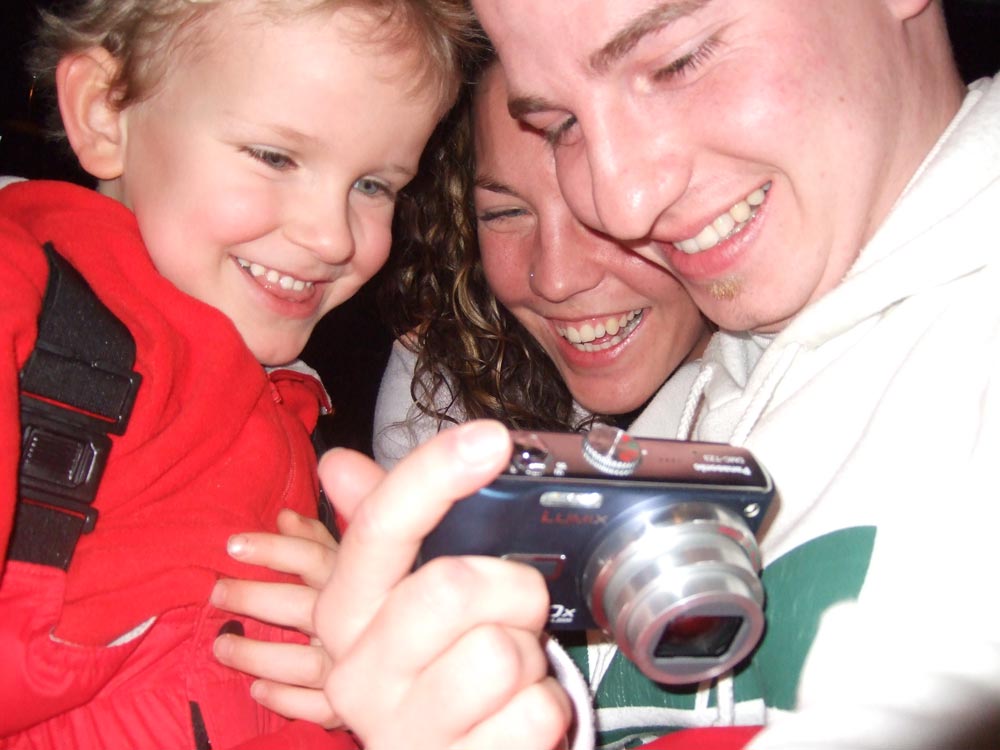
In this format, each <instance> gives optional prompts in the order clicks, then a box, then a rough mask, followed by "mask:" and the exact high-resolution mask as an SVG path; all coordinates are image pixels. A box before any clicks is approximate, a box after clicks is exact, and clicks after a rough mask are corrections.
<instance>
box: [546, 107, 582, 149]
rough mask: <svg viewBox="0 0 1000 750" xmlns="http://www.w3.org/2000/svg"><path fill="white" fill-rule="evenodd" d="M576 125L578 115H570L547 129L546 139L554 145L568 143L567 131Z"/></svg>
mask: <svg viewBox="0 0 1000 750" xmlns="http://www.w3.org/2000/svg"><path fill="white" fill-rule="evenodd" d="M574 125H576V117H574V116H573V115H570V116H569V117H567V118H566V119H565V120H563V121H562V122H561V123H559V124H558V125H556V126H555V127H553V128H549V129H548V130H546V131H545V140H546V141H548V143H549V145H550V146H552V147H556V146H562V145H564V144H565V143H566V139H567V133H569V131H570V130H571V129H572V128H573V126H574Z"/></svg>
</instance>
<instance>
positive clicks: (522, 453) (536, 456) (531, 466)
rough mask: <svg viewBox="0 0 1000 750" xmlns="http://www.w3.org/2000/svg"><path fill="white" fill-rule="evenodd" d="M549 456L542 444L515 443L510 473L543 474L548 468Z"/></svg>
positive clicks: (539, 475) (538, 475) (531, 475)
mask: <svg viewBox="0 0 1000 750" xmlns="http://www.w3.org/2000/svg"><path fill="white" fill-rule="evenodd" d="M550 458H551V456H550V454H549V452H548V451H547V450H546V449H545V447H544V446H542V445H537V444H531V443H528V442H524V443H515V444H514V453H513V454H512V455H511V460H510V469H511V472H512V473H515V474H524V475H525V476H529V477H541V476H545V474H546V472H547V471H548V469H549V463H550Z"/></svg>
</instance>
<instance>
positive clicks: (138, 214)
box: [0, 0, 465, 750]
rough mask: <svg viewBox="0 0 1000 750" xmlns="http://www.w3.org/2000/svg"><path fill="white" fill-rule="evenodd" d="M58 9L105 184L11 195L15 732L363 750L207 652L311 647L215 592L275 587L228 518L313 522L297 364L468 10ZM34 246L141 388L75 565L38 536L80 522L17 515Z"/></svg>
mask: <svg viewBox="0 0 1000 750" xmlns="http://www.w3.org/2000/svg"><path fill="white" fill-rule="evenodd" d="M62 7H63V8H69V9H68V10H65V11H64V12H63V14H62V15H55V14H52V13H47V14H44V16H43V26H42V33H41V37H40V40H41V43H40V47H39V50H40V52H39V54H38V55H37V62H38V66H37V67H38V70H39V72H40V73H41V79H42V81H43V82H44V81H45V80H46V79H50V81H51V82H54V84H55V88H56V90H57V92H58V102H59V110H60V114H61V122H62V126H63V127H64V129H65V134H66V136H67V138H68V140H69V144H70V146H71V147H72V149H73V151H74V152H75V154H76V156H77V158H78V160H79V162H80V164H81V165H82V167H83V168H84V169H85V170H86V171H87V172H89V173H90V174H91V175H93V176H94V177H95V178H96V180H97V191H96V192H95V191H91V190H86V189H84V188H81V187H77V186H74V185H69V184H64V183H55V182H23V183H17V184H13V185H10V186H8V187H5V188H3V189H2V190H0V265H2V267H3V271H2V272H3V276H4V280H5V283H4V287H3V288H4V292H3V294H2V306H3V307H2V314H0V321H2V325H3V327H4V328H3V331H2V334H0V335H2V336H3V338H4V340H6V341H7V342H8V350H7V351H8V354H9V356H8V360H7V364H6V365H5V366H3V367H2V368H0V378H2V383H0V399H2V401H0V408H2V409H3V413H4V414H6V416H7V419H6V420H5V422H4V424H5V425H6V426H5V428H4V429H3V430H2V432H0V435H2V438H0V439H2V441H3V448H4V450H2V452H0V455H3V456H4V459H3V461H2V463H0V473H2V482H3V487H4V488H5V489H4V490H3V493H2V494H0V551H3V552H5V554H4V555H0V561H3V569H2V578H0V611H2V612H3V617H0V658H2V662H3V664H4V668H3V670H2V674H0V705H2V706H3V711H2V712H0V738H2V739H0V747H3V748H22V747H24V748H28V747H30V748H57V747H58V748H67V747H72V748H80V749H84V750H85V749H86V748H102V749H106V750H113V749H114V748H123V749H124V748H159V747H163V748H167V747H169V748H197V749H198V750H201V749H203V748H209V747H211V748H214V749H215V750H222V749H223V748H231V747H237V746H240V745H242V744H245V743H253V747H255V748H259V747H264V746H265V745H266V746H268V747H270V746H274V747H293V746H297V743H300V744H308V746H310V747H317V748H319V747H353V746H354V740H353V739H352V737H351V736H350V735H348V734H347V733H345V732H330V733H328V732H326V731H325V730H323V729H322V728H320V727H318V726H316V725H312V724H308V723H305V722H289V721H287V720H286V719H284V718H282V717H280V716H278V715H277V714H275V713H273V712H271V711H268V710H266V709H264V708H262V707H261V706H260V705H259V704H257V703H256V702H255V701H254V700H253V699H252V698H251V697H250V693H249V680H248V679H247V678H246V677H244V676H243V675H240V674H239V673H237V672H235V671H233V670H230V669H229V668H227V667H224V666H222V665H221V664H219V663H218V662H217V661H216V660H215V659H214V658H213V655H212V644H213V642H214V640H215V638H216V637H217V635H218V634H219V632H220V630H222V631H223V632H225V631H226V630H227V629H229V630H233V629H234V628H235V629H236V631H237V632H239V631H243V632H246V633H247V634H248V635H250V634H254V635H255V636H256V637H260V638H268V639H274V638H275V637H284V638H286V639H289V640H296V639H301V636H298V635H295V634H292V633H291V632H290V631H280V630H279V629H277V628H270V626H266V625H262V624H260V623H256V622H254V621H252V620H249V619H245V618H238V619H236V620H235V622H234V618H233V616H232V615H230V614H227V613H224V612H221V611H219V610H217V609H215V608H214V607H213V606H211V604H210V603H209V594H210V592H211V590H212V587H213V584H214V583H215V581H216V580H217V579H218V578H219V577H220V576H223V575H225V576H233V577H243V576H255V577H259V576H260V572H259V571H258V570H256V569H251V568H248V567H247V566H245V565H242V564H239V563H236V562H234V561H233V560H232V559H231V558H229V557H228V556H227V555H226V553H225V547H226V540H227V538H229V536H230V535H232V534H233V533H234V532H237V531H244V530H246V529H248V528H255V529H258V530H262V531H263V530H268V529H273V528H274V519H275V517H276V515H277V512H278V510H279V509H281V508H291V509H293V510H295V511H296V512H298V513H300V514H305V515H309V516H312V517H315V515H316V506H317V492H318V484H317V479H316V472H315V468H316V466H315V454H314V451H313V448H312V446H311V443H310V432H311V431H312V429H313V427H314V426H315V423H316V418H317V414H318V411H319V409H320V407H321V406H322V405H323V403H324V401H325V394H324V393H323V391H322V387H321V386H320V385H319V384H318V382H317V381H316V380H315V379H314V378H313V377H312V376H311V375H309V374H303V373H302V372H301V371H299V370H298V369H297V368H296V367H295V364H294V363H295V361H296V358H297V357H298V355H299V353H300V352H301V350H302V348H303V347H304V346H305V343H306V341H307V339H308V338H309V335H310V333H311V332H312V330H313V328H314V326H315V325H316V323H317V322H318V321H319V320H320V318H322V316H323V315H324V314H326V313H327V312H328V311H329V310H331V309H332V308H333V307H335V306H336V305H338V304H340V303H341V302H343V301H344V300H346V299H347V298H349V297H350V296H351V295H352V294H353V293H354V292H355V291H356V290H357V289H358V287H360V286H361V285H362V284H363V283H364V282H365V281H367V280H368V279H369V278H371V276H372V275H373V274H374V273H375V272H376V271H377V270H378V268H379V267H380V266H381V265H382V263H383V262H384V261H385V259H386V256H387V253H388V250H389V242H390V224H391V220H392V215H393V206H394V200H395V198H396V196H397V194H398V193H399V191H400V190H401V189H402V188H403V186H404V185H405V184H406V183H407V182H408V181H409V180H410V178H411V177H413V175H414V173H415V172H416V170H417V164H418V160H419V157H420V153H421V151H422V149H423V146H424V143H425V142H426V139H427V138H428V136H429V134H430V132H431V131H432V129H433V128H434V126H435V124H436V122H437V121H438V119H439V118H440V116H441V115H442V113H443V112H444V111H445V109H446V108H447V106H448V105H449V104H450V101H451V99H452V97H453V94H454V89H455V87H456V85H457V80H456V79H457V69H458V63H457V56H458V46H459V42H460V39H461V37H462V35H463V34H464V30H463V23H464V19H465V15H464V13H463V12H462V9H461V4H460V3H457V2H451V1H450V0H433V1H432V2H415V1H411V0H383V1H382V2H374V3H372V2H365V3H362V2H351V1H350V0H348V1H347V2H343V1H340V2H332V1H331V2H321V1H318V0H317V1H312V2H309V1H307V0H285V1H279V0H225V2H223V1H221V0H220V1H218V2H212V1H208V2H206V1H205V0H200V1H198V2H195V0H146V1H145V2H140V1H139V0H125V1H122V0H115V1H114V2H112V1H111V0H84V1H83V2H78V3H74V4H70V5H64V6H62ZM43 245H48V246H49V248H50V251H54V252H55V253H57V254H58V255H59V256H61V257H62V258H64V259H65V260H67V261H68V262H69V263H70V264H71V265H72V266H73V267H75V269H76V270H77V271H79V273H80V274H81V275H82V276H83V277H84V279H86V281H87V282H88V283H89V285H90V287H91V288H92V289H93V290H94V291H95V292H96V295H97V297H98V298H99V299H100V300H101V301H102V302H103V304H104V305H105V306H106V307H107V308H108V309H109V310H110V311H111V313H112V314H113V315H114V316H115V317H117V318H118V320H120V321H121V322H122V323H123V324H124V325H125V327H126V328H127V329H128V332H129V333H130V334H131V338H132V339H133V340H134V342H135V364H134V370H135V371H136V372H137V373H138V374H139V375H140V376H141V379H142V381H141V385H140V386H139V388H138V391H137V396H136V399H135V404H134V409H133V411H132V414H131V418H130V421H129V424H128V427H127V429H126V430H125V431H124V434H121V435H115V436H113V437H112V438H111V450H110V458H109V460H108V463H107V467H106V471H105V473H104V476H103V479H102V480H101V482H100V485H99V487H98V491H97V494H96V498H95V499H94V501H93V504H92V509H93V510H94V511H96V513H97V520H96V524H95V525H94V528H93V530H91V531H88V532H86V533H82V534H80V535H79V538H78V539H77V538H75V536H76V535H75V534H74V535H73V536H74V538H73V539H72V540H71V542H70V543H69V545H68V547H67V550H66V553H65V555H63V556H62V557H61V558H60V559H61V561H62V562H61V563H60V564H53V563H52V561H51V560H49V559H47V554H39V550H42V552H43V553H45V551H46V550H48V549H50V548H51V546H52V545H55V544H63V543H64V542H65V540H63V539H58V540H57V539H55V538H52V539H49V537H48V536H47V535H48V534H49V533H50V532H48V531H46V528H48V526H49V525H50V524H51V523H54V524H56V525H57V526H58V525H59V524H61V523H62V520H63V517H64V516H65V515H66V514H65V513H63V511H62V510H60V509H58V508H50V507H43V505H44V504H39V503H37V502H34V503H30V504H31V505H32V512H31V514H30V515H31V518H26V515H27V514H21V513H19V500H18V493H16V492H15V488H16V487H17V485H18V476H19V475H18V472H19V466H18V461H17V458H16V457H17V456H18V455H19V453H20V450H21V443H22V436H21V426H22V425H21V419H20V418H19V416H18V415H19V402H18V393H19V384H18V373H19V371H20V370H21V369H22V368H23V367H24V365H25V362H26V360H27V359H28V357H29V355H30V354H31V353H32V351H33V349H35V345H36V339H37V337H38V318H39V314H40V312H41V310H42V309H43V295H44V291H45V288H46V282H47V279H48V276H49V270H48V264H47V259H46V255H45V254H44V253H43V250H42V246H43ZM81 325H86V321H83V322H82V323H81ZM21 494H22V495H23V494H26V493H25V492H22V493H21ZM29 501H30V498H29ZM20 507H21V508H23V507H24V501H23V500H22V501H20ZM39 508H41V510H38V509H39ZM38 517H42V520H41V521H38ZM15 519H17V523H15ZM26 539H27V540H28V543H25V540H26ZM271 631H278V632H277V633H275V632H271ZM264 738H271V740H270V741H266V740H265V739H264ZM262 742H263V743H264V744H261V743H262Z"/></svg>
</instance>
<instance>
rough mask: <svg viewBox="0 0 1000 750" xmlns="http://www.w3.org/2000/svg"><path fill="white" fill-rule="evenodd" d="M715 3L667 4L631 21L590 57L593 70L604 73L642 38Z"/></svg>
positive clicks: (675, 0)
mask: <svg viewBox="0 0 1000 750" xmlns="http://www.w3.org/2000/svg"><path fill="white" fill-rule="evenodd" d="M710 2H712V0H666V2H661V3H659V4H658V5H655V6H653V7H652V8H650V9H649V10H647V11H646V12H644V13H642V14H640V15H639V16H637V17H636V18H634V19H632V20H631V21H629V22H628V23H627V24H626V25H625V26H624V27H623V28H622V29H621V31H619V32H618V33H617V34H615V35H614V36H613V37H611V40H610V41H609V42H608V43H607V44H605V45H604V46H603V47H601V48H600V49H599V50H597V52H595V53H594V54H592V55H591V56H590V60H589V65H590V69H591V70H593V71H594V72H595V73H597V74H600V73H604V72H606V71H607V70H608V68H610V67H611V66H612V65H613V64H614V63H615V62H616V61H618V60H620V59H621V58H622V57H624V56H625V55H627V54H628V53H629V52H630V51H631V50H632V49H633V48H634V47H635V46H636V45H637V44H638V43H639V42H640V41H642V39H643V37H645V36H647V35H648V34H651V33H653V32H655V31H659V30H660V29H662V28H663V27H664V26H669V25H670V24H672V23H673V22H674V21H676V20H678V19H680V18H684V17H685V16H690V15H692V14H693V13H696V12H698V11H699V10H701V9H702V8H704V7H705V6H706V5H708V4H709V3H710Z"/></svg>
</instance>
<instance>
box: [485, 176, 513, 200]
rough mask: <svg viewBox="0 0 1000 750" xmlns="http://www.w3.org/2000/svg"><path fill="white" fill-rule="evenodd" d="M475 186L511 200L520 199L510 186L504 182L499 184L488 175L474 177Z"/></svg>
mask: <svg viewBox="0 0 1000 750" xmlns="http://www.w3.org/2000/svg"><path fill="white" fill-rule="evenodd" d="M475 185H476V187H477V188H481V189H483V190H489V191H490V192H491V193H501V194H502V195H509V196H511V197H512V198H520V197H521V195H520V194H519V193H518V192H517V191H516V190H515V189H514V188H512V187H511V186H510V185H508V184H507V183H505V182H500V181H499V180H497V179H496V178H494V177H491V176H490V175H482V176H481V177H476V182H475Z"/></svg>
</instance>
